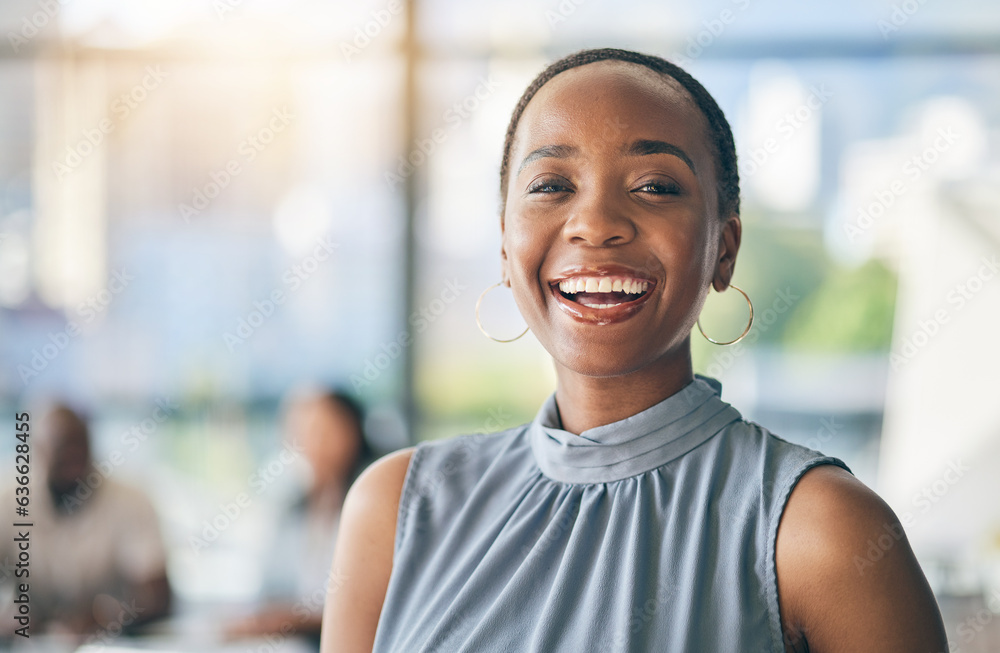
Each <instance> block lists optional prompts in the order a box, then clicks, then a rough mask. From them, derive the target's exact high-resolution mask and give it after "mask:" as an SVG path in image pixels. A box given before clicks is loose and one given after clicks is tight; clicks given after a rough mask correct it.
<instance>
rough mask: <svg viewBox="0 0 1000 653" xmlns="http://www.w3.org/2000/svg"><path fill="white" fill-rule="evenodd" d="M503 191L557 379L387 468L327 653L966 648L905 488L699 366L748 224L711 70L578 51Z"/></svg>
mask: <svg viewBox="0 0 1000 653" xmlns="http://www.w3.org/2000/svg"><path fill="white" fill-rule="evenodd" d="M501 193H502V198H503V208H502V212H501V229H502V250H501V260H502V269H503V284H504V285H506V286H508V287H509V288H510V289H511V291H512V292H513V294H514V298H515V300H516V302H517V305H518V308H519V309H520V311H521V313H522V315H523V316H524V318H525V320H526V321H527V323H528V326H529V328H530V329H531V331H532V333H534V335H535V336H536V337H537V338H538V340H539V341H540V342H541V343H542V345H543V346H544V347H545V348H546V350H547V351H548V352H549V353H550V354H551V355H552V358H553V359H554V362H555V366H556V371H557V378H558V385H557V388H556V391H555V394H554V395H553V396H552V397H551V398H550V399H549V400H548V401H547V402H546V404H545V405H544V406H543V407H542V409H541V411H540V412H539V414H538V417H537V418H536V419H535V421H534V422H533V423H531V424H528V425H524V426H522V427H518V428H515V429H511V430H509V431H505V432H502V433H496V434H492V435H490V436H486V437H474V436H463V437H459V438H454V439H450V440H446V441H442V442H432V443H421V444H420V445H418V446H417V447H415V448H410V449H405V450H402V451H399V452H396V453H394V454H392V455H390V456H387V457H385V458H383V459H382V460H380V461H379V462H378V463H376V464H375V465H373V467H372V468H371V469H370V470H369V471H368V472H367V473H366V474H364V475H362V477H361V478H360V479H359V480H358V483H357V484H356V486H355V488H354V489H352V491H351V493H350V494H349V496H348V498H347V503H346V505H345V508H344V514H343V521H342V524H343V528H342V530H341V537H340V539H339V541H338V543H337V551H336V554H335V559H334V569H335V571H336V573H338V574H339V575H340V577H341V578H343V579H344V580H343V583H341V585H340V586H339V587H338V588H336V589H334V590H332V591H331V593H330V594H329V596H328V598H327V605H326V608H325V616H324V632H323V646H322V649H323V651H324V652H326V653H334V652H337V653H343V652H347V651H351V652H353V651H370V650H373V648H374V650H376V651H406V652H407V653H414V652H417V651H430V650H439V651H518V652H525V651H539V652H540V651H546V652H553V651H573V652H579V651H774V652H776V653H777V652H779V651H806V650H808V651H811V652H820V653H828V652H834V651H838V652H839V651H845V652H846V651H850V652H852V653H858V652H861V651H879V652H880V653H888V652H897V651H898V652H903V651H905V652H906V653H916V652H927V653H937V652H939V651H944V650H947V643H946V641H945V636H944V630H943V626H942V623H941V618H940V614H939V612H938V609H937V606H936V604H935V602H934V598H933V595H932V594H931V591H930V589H929V587H928V585H927V582H926V581H925V579H924V576H923V574H922V573H921V571H920V568H919V567H918V565H917V563H916V561H915V559H914V556H913V554H912V552H911V550H910V547H909V545H908V543H907V541H906V538H905V536H904V535H903V533H902V529H901V528H900V526H899V523H898V520H897V519H896V517H895V516H894V515H893V513H892V511H891V510H890V509H889V508H888V507H887V506H886V505H885V503H883V502H882V501H881V500H880V499H879V498H878V496H876V495H875V494H874V493H873V492H872V491H870V490H869V489H868V488H867V487H865V486H864V485H863V484H861V483H860V482H859V481H857V480H856V479H855V478H854V477H853V476H852V475H851V474H850V473H849V471H848V470H847V468H846V466H845V465H844V464H843V463H842V462H841V461H839V460H836V459H834V458H829V457H824V456H823V455H822V454H819V453H817V452H815V451H811V450H809V449H805V448H803V447H799V446H797V445H792V444H789V443H787V442H785V441H783V440H781V439H779V438H777V437H775V436H773V435H771V434H770V433H768V432H767V431H766V430H765V429H763V428H762V427H760V426H758V425H756V424H753V423H749V422H746V421H744V420H742V419H741V418H740V415H739V413H738V412H737V411H736V409H734V408H733V407H732V406H729V405H728V404H726V403H725V402H723V401H722V400H721V398H720V397H719V392H720V388H719V386H718V384H717V382H714V381H713V380H710V379H705V378H703V377H695V376H694V375H693V374H692V365H691V353H690V333H691V331H692V328H693V327H694V326H695V323H696V320H697V317H698V314H699V312H700V310H701V307H702V305H703V303H704V301H705V297H706V295H707V293H708V290H709V287H710V286H711V287H714V288H715V290H716V291H718V292H722V291H725V290H726V289H727V288H728V287H729V286H730V285H731V280H732V278H733V272H734V266H735V262H736V254H737V251H738V249H739V245H740V235H741V226H740V217H739V181H738V176H737V171H736V154H735V150H734V145H733V139H732V134H731V131H730V129H729V125H728V123H727V122H726V120H725V118H724V116H723V115H722V112H721V110H720V109H719V108H718V106H717V104H716V103H715V101H714V100H713V99H712V98H711V96H709V94H708V93H707V92H706V91H705V90H704V88H703V87H702V86H701V85H700V84H699V83H698V82H696V81H695V80H694V79H692V78H691V77H690V76H689V75H687V74H686V73H685V72H684V71H682V70H680V69H678V68H677V67H675V66H673V65H671V64H669V63H667V62H666V61H663V60H662V59H658V58H655V57H648V56H645V55H640V54H637V53H632V52H626V51H621V50H611V49H605V50H593V51H585V52H581V53H577V54H575V55H571V56H569V57H567V58H565V59H562V60H560V61H557V62H556V63H554V64H552V65H551V66H549V68H547V69H546V70H545V71H544V72H542V74H541V75H540V76H539V77H538V78H537V79H536V80H535V81H534V82H533V83H532V84H531V86H530V87H529V88H528V89H527V91H526V92H525V94H524V96H523V97H522V99H521V101H520V102H519V104H518V106H517V108H516V109H515V111H514V115H513V117H512V119H511V123H510V128H509V130H508V132H507V139H506V144H505V149H504V158H503V163H502V165H501ZM618 282H621V286H619V285H618ZM609 285H610V291H609V288H608V286H609ZM886 533H891V534H892V545H891V546H890V547H888V550H887V551H885V554H884V556H883V557H882V558H881V559H879V560H878V561H873V563H872V564H871V565H860V566H859V565H858V564H857V559H859V557H860V558H864V557H865V556H866V555H867V553H866V552H867V551H868V549H869V545H870V543H871V542H872V541H877V540H878V539H879V537H880V536H884V535H885V534H886ZM883 539H884V538H883Z"/></svg>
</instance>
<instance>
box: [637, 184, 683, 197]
mask: <svg viewBox="0 0 1000 653" xmlns="http://www.w3.org/2000/svg"><path fill="white" fill-rule="evenodd" d="M633 192H637V193H652V194H654V195H679V194H680V192H681V187H680V186H678V185H677V184H674V183H665V182H659V181H648V182H646V183H644V184H642V185H641V186H639V187H638V188H636V189H635V190H634V191H633Z"/></svg>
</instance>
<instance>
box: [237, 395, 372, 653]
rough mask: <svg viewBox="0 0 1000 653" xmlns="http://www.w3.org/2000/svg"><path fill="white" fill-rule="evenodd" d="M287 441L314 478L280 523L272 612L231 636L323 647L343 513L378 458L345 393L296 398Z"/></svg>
mask: <svg viewBox="0 0 1000 653" xmlns="http://www.w3.org/2000/svg"><path fill="white" fill-rule="evenodd" d="M283 421H284V429H283V430H284V437H285V440H286V443H287V444H288V445H290V446H291V448H292V449H294V450H296V451H297V452H298V453H300V454H301V455H302V456H303V457H304V458H305V460H306V462H307V463H308V465H307V469H306V475H307V478H305V479H303V480H304V482H303V483H302V484H301V485H300V489H299V490H298V491H297V492H296V493H295V494H294V496H293V497H292V498H291V500H290V501H288V502H287V503H286V505H285V506H284V507H283V508H282V510H281V514H280V516H279V519H278V521H277V522H276V523H275V524H274V527H273V531H272V538H271V543H270V546H269V547H268V554H267V557H266V569H265V570H264V587H263V597H262V598H263V600H264V601H265V602H266V603H267V605H266V606H265V607H264V609H262V610H260V611H258V612H257V613H256V614H254V615H252V616H250V617H248V618H246V619H242V620H239V621H236V622H234V623H232V624H230V625H229V627H228V629H227V631H228V634H229V636H230V637H233V638H238V637H260V636H267V635H278V634H280V635H292V634H295V635H299V636H303V637H305V638H308V639H311V640H313V642H314V643H315V644H316V646H317V648H318V644H319V632H320V625H321V621H322V611H323V601H324V598H325V596H326V589H327V584H328V578H329V575H330V563H331V561H332V559H333V547H334V542H335V540H336V534H337V527H338V525H339V522H340V509H341V505H342V504H343V502H344V497H345V495H346V494H347V490H348V488H349V487H350V485H351V483H353V481H354V479H355V478H357V476H358V474H360V473H361V471H362V470H363V469H364V468H365V466H366V465H367V464H368V463H369V462H371V460H372V459H373V457H374V456H373V452H372V449H371V447H370V446H369V445H368V442H367V441H366V439H365V437H364V431H363V423H364V414H363V412H362V409H361V406H360V405H359V404H358V403H357V402H356V401H355V400H354V399H352V398H351V397H350V396H348V395H347V394H345V393H343V392H340V391H337V390H326V389H312V388H308V389H300V390H297V391H294V392H292V393H290V394H289V396H288V398H287V399H286V402H285V410H284V420H283Z"/></svg>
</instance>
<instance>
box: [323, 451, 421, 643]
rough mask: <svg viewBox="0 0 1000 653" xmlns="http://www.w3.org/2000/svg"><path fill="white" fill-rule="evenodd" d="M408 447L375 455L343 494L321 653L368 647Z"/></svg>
mask: <svg viewBox="0 0 1000 653" xmlns="http://www.w3.org/2000/svg"><path fill="white" fill-rule="evenodd" d="M414 450H415V448H414V447H408V448H406V449H400V450H399V451H396V452H393V453H391V454H388V455H386V456H383V457H382V458H379V459H378V460H377V461H375V462H374V463H372V464H371V465H370V466H369V467H368V469H366V470H365V471H364V472H363V473H362V474H361V475H360V476H359V477H358V479H357V480H356V481H355V482H354V484H353V485H352V486H351V489H350V490H349V491H348V493H347V498H346V499H345V500H344V507H343V509H342V510H341V515H340V527H339V530H338V534H337V545H336V549H335V551H334V556H333V569H332V570H331V572H330V585H329V589H328V592H327V598H326V606H325V608H324V611H323V632H322V643H321V650H322V651H323V653H347V652H353V651H371V650H372V644H373V643H374V641H375V628H376V626H377V625H378V618H379V615H380V614H381V612H382V604H383V602H384V601H385V593H386V589H387V588H388V585H389V575H390V573H391V572H392V557H393V549H394V544H395V539H396V515H397V513H398V511H399V501H400V494H401V492H402V490H403V483H404V481H405V479H406V472H407V470H408V469H409V466H410V459H411V458H412V457H413V452H414Z"/></svg>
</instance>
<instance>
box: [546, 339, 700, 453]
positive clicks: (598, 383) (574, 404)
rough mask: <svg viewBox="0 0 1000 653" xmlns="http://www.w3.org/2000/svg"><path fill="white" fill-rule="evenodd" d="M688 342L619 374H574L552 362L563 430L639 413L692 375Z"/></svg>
mask: <svg viewBox="0 0 1000 653" xmlns="http://www.w3.org/2000/svg"><path fill="white" fill-rule="evenodd" d="M692 369H693V368H692V365H691V347H690V344H689V341H687V340H685V342H684V345H683V346H681V347H679V348H678V349H677V351H674V352H669V353H667V354H666V355H664V356H663V358H661V359H660V360H658V361H656V362H655V363H653V364H651V365H647V366H646V367H644V368H642V369H640V370H636V371H635V372H630V373H628V374H623V375H620V376H609V377H594V376H586V375H583V374H578V373H577V372H574V371H572V370H570V369H569V368H566V367H563V366H561V365H559V364H558V363H557V364H556V376H557V377H558V384H557V386H556V405H557V406H558V407H559V417H560V419H561V420H562V427H563V430H565V431H569V432H570V433H575V434H576V435H579V434H580V433H582V432H583V431H586V430H588V429H592V428H596V427H598V426H604V425H605V424H611V423H613V422H617V421H619V420H623V419H625V418H626V417H630V416H632V415H635V414H636V413H641V412H642V411H644V410H646V409H647V408H650V407H652V406H655V405H656V404H658V403H660V402H661V401H663V400H664V399H666V398H667V397H669V396H671V395H673V394H675V393H677V392H678V391H680V390H681V389H682V388H683V387H684V386H686V385H687V384H688V383H690V382H691V380H692V379H693V378H694V373H693V371H692Z"/></svg>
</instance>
